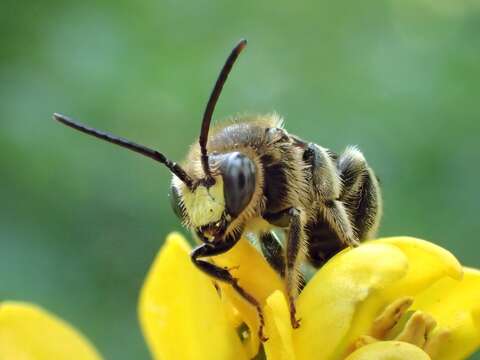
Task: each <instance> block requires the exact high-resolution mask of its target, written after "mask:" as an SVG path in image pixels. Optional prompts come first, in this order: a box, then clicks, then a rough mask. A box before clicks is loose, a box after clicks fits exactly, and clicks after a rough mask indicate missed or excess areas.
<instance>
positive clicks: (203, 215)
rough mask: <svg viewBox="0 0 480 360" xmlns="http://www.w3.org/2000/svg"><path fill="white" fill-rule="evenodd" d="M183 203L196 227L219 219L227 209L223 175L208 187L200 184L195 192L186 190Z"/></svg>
mask: <svg viewBox="0 0 480 360" xmlns="http://www.w3.org/2000/svg"><path fill="white" fill-rule="evenodd" d="M183 203H184V205H185V211H186V212H187V215H188V218H189V221H190V223H191V224H192V225H193V226H194V227H200V226H203V225H207V224H210V223H213V222H216V221H219V220H220V219H221V217H222V214H223V212H224V211H225V198H224V196H223V179H222V177H221V176H218V177H215V184H214V185H213V186H211V187H210V188H208V189H207V188H206V187H205V186H202V185H199V186H198V187H197V188H196V189H195V190H194V191H193V192H192V191H188V190H187V191H184V192H183Z"/></svg>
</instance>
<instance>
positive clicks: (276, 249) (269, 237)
mask: <svg viewBox="0 0 480 360" xmlns="http://www.w3.org/2000/svg"><path fill="white" fill-rule="evenodd" d="M260 247H261V248H262V253H263V256H265V259H267V261H268V263H269V264H270V266H271V267H272V268H273V269H274V270H275V271H276V272H277V273H279V274H280V275H281V276H282V277H285V258H284V254H283V249H282V245H281V244H280V241H279V240H278V238H277V236H276V235H275V233H274V232H273V231H269V232H266V233H263V234H260Z"/></svg>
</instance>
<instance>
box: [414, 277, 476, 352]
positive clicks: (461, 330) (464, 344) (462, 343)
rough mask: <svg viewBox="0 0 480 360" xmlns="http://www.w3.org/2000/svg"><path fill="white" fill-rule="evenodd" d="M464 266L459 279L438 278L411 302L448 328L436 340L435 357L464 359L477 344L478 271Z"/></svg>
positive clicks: (441, 325)
mask: <svg viewBox="0 0 480 360" xmlns="http://www.w3.org/2000/svg"><path fill="white" fill-rule="evenodd" d="M464 270H465V271H464V277H463V279H462V280H461V281H457V280H453V279H451V278H444V279H441V280H440V281H438V282H437V283H435V284H434V285H433V286H432V287H430V288H429V289H427V290H426V291H424V292H423V293H421V294H419V295H418V296H417V298H416V299H415V302H414V303H413V306H412V307H413V308H415V309H418V310H422V311H425V312H426V313H428V314H430V315H432V316H433V318H434V319H435V320H436V321H437V323H438V327H439V328H443V329H446V330H448V331H449V332H450V333H449V335H448V337H447V339H446V340H445V341H443V342H442V343H441V344H439V346H438V353H437V354H436V355H435V357H434V358H435V360H437V359H438V360H444V359H445V360H450V359H465V358H467V357H468V356H469V355H470V354H471V353H473V352H474V351H475V350H476V349H478V347H479V346H480V317H479V315H480V271H479V270H475V269H469V268H465V269H464Z"/></svg>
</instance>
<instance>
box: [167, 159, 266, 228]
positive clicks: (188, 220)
mask: <svg viewBox="0 0 480 360" xmlns="http://www.w3.org/2000/svg"><path fill="white" fill-rule="evenodd" d="M209 163H210V164H211V166H210V167H211V168H212V178H213V179H214V182H213V184H206V183H205V181H202V180H204V179H202V180H200V181H198V182H197V185H196V186H194V187H193V188H192V189H188V188H187V187H186V186H184V184H183V183H181V182H179V181H178V180H176V178H174V181H173V182H172V186H171V198H170V199H171V204H172V208H173V210H174V212H175V213H176V214H177V215H178V216H179V217H180V218H181V220H182V221H183V223H184V224H186V225H188V226H189V227H191V228H193V229H195V230H196V232H197V233H199V234H201V235H203V236H204V237H218V236H222V235H223V234H225V232H226V231H227V230H228V228H229V226H230V224H231V223H232V222H233V221H234V220H235V219H237V218H238V217H239V216H240V215H241V214H242V212H243V211H244V210H245V209H246V208H247V206H248V205H249V203H250V202H251V200H252V197H253V194H254V192H255V186H256V183H257V182H256V180H257V171H256V168H255V165H254V163H253V161H252V160H250V159H249V158H248V157H247V156H246V155H244V154H242V153H240V152H231V153H226V154H219V155H211V156H210V157H209Z"/></svg>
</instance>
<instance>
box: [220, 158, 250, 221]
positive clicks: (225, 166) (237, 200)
mask: <svg viewBox="0 0 480 360" xmlns="http://www.w3.org/2000/svg"><path fill="white" fill-rule="evenodd" d="M221 170H222V176H223V189H224V191H223V192H224V194H225V205H226V208H227V212H228V213H229V214H230V215H232V216H234V217H235V216H237V215H239V214H240V213H241V212H242V210H243V209H244V208H245V207H246V206H247V204H248V203H249V202H250V199H251V198H252V195H253V192H254V190H255V166H254V165H253V163H252V161H251V160H250V159H249V158H248V157H246V156H245V155H243V154H241V153H238V152H234V153H231V154H226V156H225V157H224V158H223V159H222V163H221Z"/></svg>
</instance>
